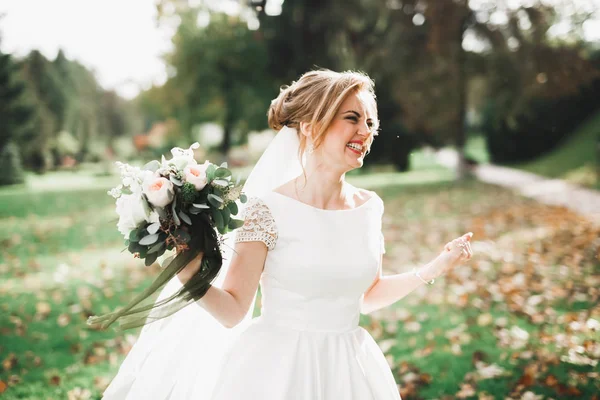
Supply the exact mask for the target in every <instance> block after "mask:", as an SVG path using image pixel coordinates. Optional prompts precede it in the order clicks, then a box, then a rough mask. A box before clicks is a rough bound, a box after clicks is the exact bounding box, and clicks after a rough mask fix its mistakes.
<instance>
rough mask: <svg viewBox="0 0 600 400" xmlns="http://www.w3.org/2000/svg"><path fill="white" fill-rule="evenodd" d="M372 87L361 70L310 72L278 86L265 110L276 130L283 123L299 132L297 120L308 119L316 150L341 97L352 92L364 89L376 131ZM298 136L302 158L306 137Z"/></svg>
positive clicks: (343, 97) (342, 99)
mask: <svg viewBox="0 0 600 400" xmlns="http://www.w3.org/2000/svg"><path fill="white" fill-rule="evenodd" d="M374 86H375V85H374V83H373V80H372V79H371V78H369V77H368V76H367V75H366V74H364V73H362V72H353V71H345V72H335V71H331V70H328V69H320V70H316V71H309V72H307V73H305V74H304V75H302V76H301V77H300V79H298V81H295V82H292V84H291V85H289V86H282V87H281V89H280V92H279V96H277V98H276V99H274V100H273V101H272V102H271V106H270V107H269V111H268V113H267V115H268V117H269V126H270V127H271V128H272V129H274V130H277V131H278V130H280V129H281V128H283V126H284V125H286V126H288V127H290V128H296V129H297V130H298V131H300V122H308V123H309V124H310V126H311V130H312V132H311V133H312V139H313V143H314V148H315V149H316V148H318V147H319V146H320V144H321V143H322V142H323V139H324V137H325V132H327V129H328V128H329V125H330V124H331V122H332V121H333V118H334V117H335V115H336V114H337V112H338V110H339V108H340V106H341V104H342V103H343V102H344V100H346V98H347V97H348V96H349V95H351V94H355V93H360V92H367V93H368V94H369V96H367V97H368V99H367V102H368V103H369V104H368V105H369V106H370V107H371V109H372V112H373V116H372V120H373V125H372V128H371V131H372V132H376V131H377V129H378V128H379V120H378V118H377V104H376V101H375V99H376V97H375V91H374ZM369 138H370V139H369V140H368V141H367V143H366V145H367V152H369V151H370V150H371V144H372V143H373V135H371V136H370V137H369ZM299 139H300V149H299V151H298V157H299V159H300V160H302V156H303V154H304V151H305V149H306V145H307V139H306V137H305V136H304V135H299Z"/></svg>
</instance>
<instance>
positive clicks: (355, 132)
mask: <svg viewBox="0 0 600 400" xmlns="http://www.w3.org/2000/svg"><path fill="white" fill-rule="evenodd" d="M369 101H370V102H373V99H372V97H371V95H370V94H369V93H368V92H358V93H355V94H351V95H349V96H348V97H347V98H346V99H345V100H344V102H343V103H342V105H341V106H340V108H339V110H338V112H337V114H336V115H335V116H334V118H333V120H332V122H331V124H330V125H329V128H328V129H327V131H326V132H325V136H324V139H323V142H322V143H321V146H319V148H318V149H315V152H314V153H315V154H316V155H317V157H319V159H320V161H321V163H323V164H326V165H327V166H328V168H333V169H336V170H341V172H346V171H350V170H352V169H355V168H360V167H362V165H363V161H364V157H365V153H366V151H367V147H368V143H369V142H371V141H372V138H373V134H374V132H373V131H372V127H373V125H374V118H375V116H374V113H373V110H372V109H371V106H370V104H371V103H370V102H369Z"/></svg>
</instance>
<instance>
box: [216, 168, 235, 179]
mask: <svg viewBox="0 0 600 400" xmlns="http://www.w3.org/2000/svg"><path fill="white" fill-rule="evenodd" d="M228 176H231V171H230V170H228V169H227V167H225V168H223V167H221V168H217V170H216V171H215V178H227V177H228Z"/></svg>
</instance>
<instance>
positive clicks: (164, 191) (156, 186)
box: [143, 175, 175, 207]
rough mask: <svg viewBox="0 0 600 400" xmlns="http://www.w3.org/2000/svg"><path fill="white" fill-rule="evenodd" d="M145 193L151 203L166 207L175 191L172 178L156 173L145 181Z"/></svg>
mask: <svg viewBox="0 0 600 400" xmlns="http://www.w3.org/2000/svg"><path fill="white" fill-rule="evenodd" d="M143 190H144V194H145V195H146V197H148V201H149V202H150V204H152V205H154V206H156V207H165V206H166V205H168V204H169V203H171V201H173V197H174V195H175V192H174V190H173V183H171V181H170V180H168V179H166V178H162V177H158V178H157V177H155V176H154V175H153V176H152V177H150V178H149V179H146V181H145V182H144V189H143Z"/></svg>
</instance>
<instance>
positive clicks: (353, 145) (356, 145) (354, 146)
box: [346, 140, 364, 155]
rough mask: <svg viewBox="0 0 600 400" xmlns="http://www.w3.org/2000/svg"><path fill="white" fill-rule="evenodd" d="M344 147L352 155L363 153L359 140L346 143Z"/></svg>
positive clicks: (361, 143)
mask: <svg viewBox="0 0 600 400" xmlns="http://www.w3.org/2000/svg"><path fill="white" fill-rule="evenodd" d="M346 147H347V148H348V149H350V151H352V152H353V153H356V154H359V155H360V154H362V152H363V148H364V144H363V142H361V141H360V140H353V141H351V142H348V144H347V145H346Z"/></svg>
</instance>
